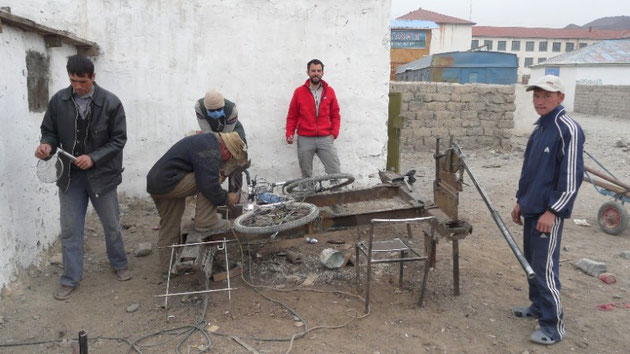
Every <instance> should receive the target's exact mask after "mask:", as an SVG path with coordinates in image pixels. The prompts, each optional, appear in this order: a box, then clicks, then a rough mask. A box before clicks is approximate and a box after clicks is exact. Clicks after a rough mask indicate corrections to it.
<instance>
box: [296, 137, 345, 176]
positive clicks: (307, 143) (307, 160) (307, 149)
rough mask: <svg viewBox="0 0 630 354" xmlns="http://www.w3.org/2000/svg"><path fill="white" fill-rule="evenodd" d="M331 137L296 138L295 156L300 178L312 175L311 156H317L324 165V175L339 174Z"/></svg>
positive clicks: (339, 167) (337, 159)
mask: <svg viewBox="0 0 630 354" xmlns="http://www.w3.org/2000/svg"><path fill="white" fill-rule="evenodd" d="M334 141H335V139H334V138H333V137H332V135H327V136H298V139H297V155H298V162H299V163H300V170H301V171H302V178H306V177H311V176H312V175H313V156H314V155H315V154H317V156H318V157H319V159H320V161H321V162H322V164H323V165H324V170H326V174H329V175H331V174H335V173H340V172H341V166H340V164H339V157H338V156H337V149H336V148H335V144H334Z"/></svg>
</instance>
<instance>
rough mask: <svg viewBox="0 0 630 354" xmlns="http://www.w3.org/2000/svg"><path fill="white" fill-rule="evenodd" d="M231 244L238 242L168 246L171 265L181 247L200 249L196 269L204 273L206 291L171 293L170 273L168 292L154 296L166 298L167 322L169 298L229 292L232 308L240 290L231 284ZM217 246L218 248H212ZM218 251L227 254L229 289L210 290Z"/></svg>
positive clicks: (167, 282)
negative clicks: (235, 293)
mask: <svg viewBox="0 0 630 354" xmlns="http://www.w3.org/2000/svg"><path fill="white" fill-rule="evenodd" d="M230 242H236V240H227V239H225V238H224V239H223V240H219V241H205V242H195V243H186V244H175V245H171V246H168V247H169V248H170V249H171V263H170V264H173V258H174V257H175V250H176V249H178V248H181V247H200V251H199V254H200V255H201V256H200V257H198V258H197V259H196V260H195V263H194V268H196V269H199V270H200V271H201V272H203V276H204V277H205V280H206V281H205V284H206V289H205V290H201V291H187V292H181V293H170V284H171V272H169V273H168V276H167V278H166V292H165V293H164V294H162V295H154V296H155V297H163V298H164V309H165V310H166V320H167V321H168V320H169V319H170V318H171V316H169V314H168V298H169V297H171V296H183V295H196V294H206V293H214V292H220V291H227V292H228V299H229V301H230V308H231V307H232V290H237V289H238V288H232V286H231V284H230V266H229V259H228V252H227V244H228V243H230ZM212 246H216V247H212ZM216 251H223V252H224V254H225V269H226V273H227V274H226V275H227V287H226V288H222V289H212V290H211V289H209V287H210V278H211V277H212V263H213V261H214V254H215V252H216Z"/></svg>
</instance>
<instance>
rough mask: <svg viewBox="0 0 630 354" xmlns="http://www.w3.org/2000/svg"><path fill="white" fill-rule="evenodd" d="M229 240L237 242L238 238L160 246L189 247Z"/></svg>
mask: <svg viewBox="0 0 630 354" xmlns="http://www.w3.org/2000/svg"><path fill="white" fill-rule="evenodd" d="M228 242H236V240H225V241H223V240H221V241H204V242H195V243H175V244H172V245H170V246H162V247H158V248H178V247H188V246H198V245H211V244H215V243H228Z"/></svg>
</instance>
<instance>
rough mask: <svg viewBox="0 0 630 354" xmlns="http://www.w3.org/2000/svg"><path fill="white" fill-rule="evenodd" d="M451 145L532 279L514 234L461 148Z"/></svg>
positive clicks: (531, 272) (530, 269)
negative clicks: (465, 158) (495, 207)
mask: <svg viewBox="0 0 630 354" xmlns="http://www.w3.org/2000/svg"><path fill="white" fill-rule="evenodd" d="M452 146H453V147H454V149H455V150H454V151H455V153H456V154H457V155H458V156H459V159H460V161H461V163H462V165H463V166H464V169H465V170H466V173H468V176H469V177H470V180H471V181H472V182H473V184H474V185H475V188H477V191H478V192H479V194H480V195H481V199H483V201H484V203H486V207H488V210H490V215H491V216H492V218H493V219H494V222H495V223H496V224H497V226H498V227H499V231H501V235H503V238H505V241H507V243H508V246H510V249H511V250H512V252H513V253H514V255H515V256H516V259H517V260H518V262H519V263H520V264H521V267H523V270H524V271H525V274H526V275H527V278H528V279H533V278H534V276H536V274H535V273H534V270H533V269H532V267H531V266H530V265H529V262H527V260H526V259H525V256H524V255H523V253H522V252H521V249H520V248H519V247H518V245H517V244H516V241H515V240H514V236H512V233H511V232H510V230H508V228H507V226H506V225H505V223H504V222H503V219H502V218H501V215H499V212H498V211H496V209H494V206H492V202H491V201H490V198H488V195H487V194H486V192H485V191H484V190H483V188H482V187H481V185H480V184H479V182H478V181H477V178H476V177H475V174H474V173H473V172H472V170H471V169H470V167H469V166H468V164H467V163H466V161H465V160H464V157H463V156H462V150H461V149H460V147H459V146H458V145H457V144H456V143H452Z"/></svg>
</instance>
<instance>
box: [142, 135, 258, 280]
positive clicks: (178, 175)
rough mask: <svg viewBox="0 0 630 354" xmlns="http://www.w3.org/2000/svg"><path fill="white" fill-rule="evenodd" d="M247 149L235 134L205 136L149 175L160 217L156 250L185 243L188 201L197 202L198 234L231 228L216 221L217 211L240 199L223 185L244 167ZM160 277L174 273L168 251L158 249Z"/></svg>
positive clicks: (179, 146)
mask: <svg viewBox="0 0 630 354" xmlns="http://www.w3.org/2000/svg"><path fill="white" fill-rule="evenodd" d="M247 164H248V161H247V145H245V143H244V142H243V140H242V139H241V137H240V136H239V134H238V133H236V132H230V133H207V134H198V135H191V136H188V137H185V138H183V139H181V140H180V141H178V142H177V143H175V145H173V146H172V147H171V148H170V149H169V150H168V151H167V152H166V153H165V154H164V156H162V157H161V158H160V159H159V160H158V161H157V162H156V163H155V165H153V167H152V168H151V170H150V171H149V174H148V175H147V192H149V194H151V198H153V201H154V202H155V206H156V207H157V210H158V213H159V214H160V233H159V235H158V247H166V246H170V245H172V244H176V243H180V242H181V222H182V215H183V214H184V209H185V206H186V197H189V196H194V195H196V196H197V206H196V209H195V222H194V228H195V230H196V231H199V232H208V231H223V230H226V229H227V228H228V227H229V222H228V221H227V220H224V219H220V218H219V217H218V216H217V206H219V205H227V206H228V207H233V206H234V205H236V203H237V202H238V194H237V193H234V192H226V191H225V190H223V188H221V182H223V180H225V178H226V177H228V176H230V175H231V174H232V173H233V172H235V171H237V172H238V173H240V171H241V170H242V169H243V168H244V167H246V165H247ZM159 254H160V271H161V272H162V273H163V274H167V273H168V271H169V268H170V266H171V265H170V250H168V249H166V248H160V250H159Z"/></svg>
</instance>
